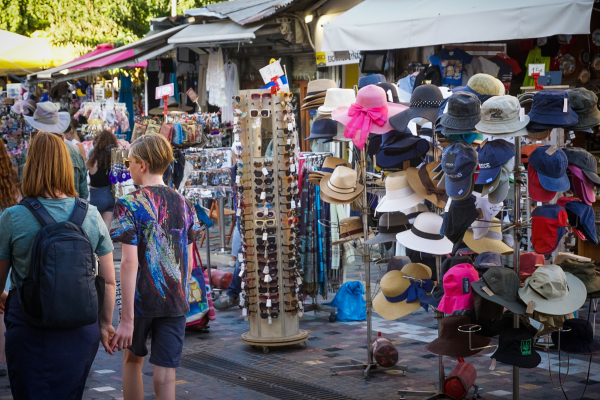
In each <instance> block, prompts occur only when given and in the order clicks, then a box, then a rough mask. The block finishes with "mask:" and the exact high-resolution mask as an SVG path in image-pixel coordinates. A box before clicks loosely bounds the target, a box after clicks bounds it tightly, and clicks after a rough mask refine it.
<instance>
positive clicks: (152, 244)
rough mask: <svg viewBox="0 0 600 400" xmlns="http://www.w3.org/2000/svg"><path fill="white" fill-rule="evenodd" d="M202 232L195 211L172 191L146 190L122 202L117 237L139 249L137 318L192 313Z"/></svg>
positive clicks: (113, 231) (117, 209)
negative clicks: (191, 249)
mask: <svg viewBox="0 0 600 400" xmlns="http://www.w3.org/2000/svg"><path fill="white" fill-rule="evenodd" d="M199 233H200V225H199V223H198V217H197V216H196V213H195V212H194V207H193V206H192V205H191V204H189V203H188V201H187V200H186V199H185V198H184V197H183V196H182V195H180V194H179V193H177V192H176V191H174V190H172V189H169V188H168V187H166V186H144V187H142V188H141V189H139V190H136V191H135V192H132V193H130V194H128V195H126V196H123V197H121V198H119V199H118V200H117V201H116V204H115V211H114V214H113V221H112V226H111V230H110V234H111V237H112V239H113V240H114V241H115V242H121V243H125V244H130V245H134V246H137V249H138V262H139V266H138V275H137V283H136V288H135V301H134V307H135V314H134V315H135V316H136V317H176V316H181V315H185V314H187V313H188V311H189V306H188V297H189V290H190V288H189V284H188V280H187V274H188V257H189V256H190V255H188V244H189V243H192V242H193V241H195V240H196V238H197V237H198V234H199Z"/></svg>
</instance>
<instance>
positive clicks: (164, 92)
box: [154, 83, 175, 100]
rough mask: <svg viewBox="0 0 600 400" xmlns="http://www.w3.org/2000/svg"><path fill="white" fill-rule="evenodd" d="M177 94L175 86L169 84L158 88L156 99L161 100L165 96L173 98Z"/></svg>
mask: <svg viewBox="0 0 600 400" xmlns="http://www.w3.org/2000/svg"><path fill="white" fill-rule="evenodd" d="M174 93H175V84H173V83H169V84H168V85H162V86H157V87H156V92H155V93H154V94H155V99H156V100H158V99H161V98H163V97H165V96H167V97H168V96H173V94H174Z"/></svg>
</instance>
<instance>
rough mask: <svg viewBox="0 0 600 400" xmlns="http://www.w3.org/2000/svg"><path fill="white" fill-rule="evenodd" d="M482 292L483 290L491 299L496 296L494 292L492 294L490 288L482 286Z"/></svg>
mask: <svg viewBox="0 0 600 400" xmlns="http://www.w3.org/2000/svg"><path fill="white" fill-rule="evenodd" d="M481 290H483V291H484V292H485V294H487V295H488V296H490V297H492V296H493V295H494V292H492V291H491V290H490V288H489V287H487V286H482V287H481Z"/></svg>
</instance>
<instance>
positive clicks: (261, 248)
mask: <svg viewBox="0 0 600 400" xmlns="http://www.w3.org/2000/svg"><path fill="white" fill-rule="evenodd" d="M256 251H258V252H261V253H264V252H265V251H266V252H268V253H275V252H276V251H277V244H268V245H267V246H265V245H264V244H257V245H256Z"/></svg>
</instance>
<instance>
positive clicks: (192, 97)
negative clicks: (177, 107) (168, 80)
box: [187, 88, 198, 102]
mask: <svg viewBox="0 0 600 400" xmlns="http://www.w3.org/2000/svg"><path fill="white" fill-rule="evenodd" d="M187 96H188V97H189V99H190V100H191V101H193V102H196V101H197V100H198V95H197V94H196V92H195V91H194V89H192V88H190V89H188V91H187Z"/></svg>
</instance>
